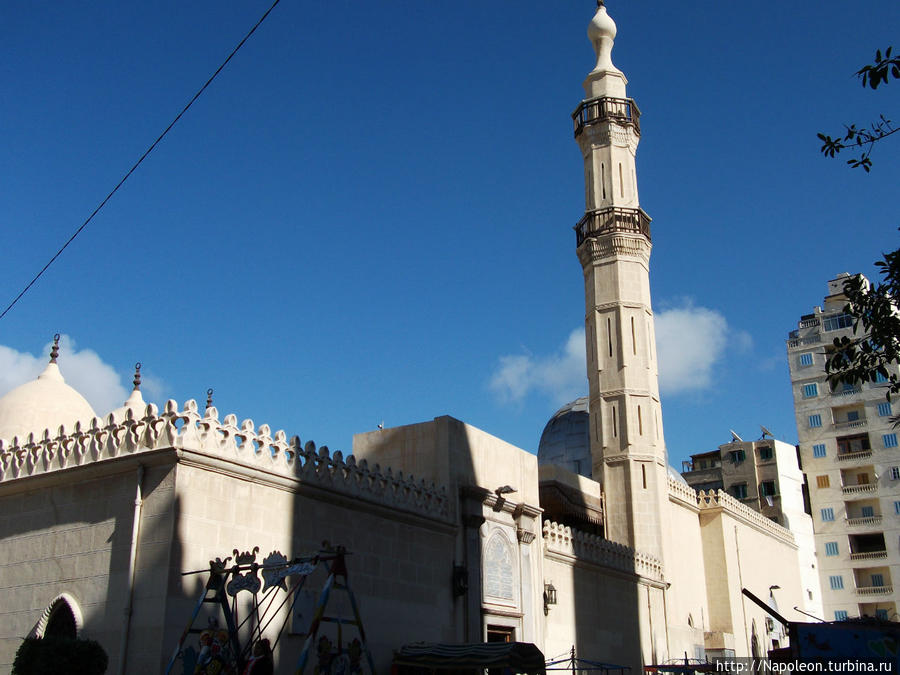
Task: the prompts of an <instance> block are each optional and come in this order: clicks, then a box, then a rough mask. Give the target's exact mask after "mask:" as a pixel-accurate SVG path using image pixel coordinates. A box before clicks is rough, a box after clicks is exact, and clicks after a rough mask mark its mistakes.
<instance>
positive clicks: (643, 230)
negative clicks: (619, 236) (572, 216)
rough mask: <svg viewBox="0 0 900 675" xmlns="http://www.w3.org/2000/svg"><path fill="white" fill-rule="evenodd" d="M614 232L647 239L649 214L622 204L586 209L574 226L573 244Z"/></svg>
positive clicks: (578, 244)
mask: <svg viewBox="0 0 900 675" xmlns="http://www.w3.org/2000/svg"><path fill="white" fill-rule="evenodd" d="M614 232H625V233H628V234H641V235H643V236H645V237H647V239H648V240H649V239H650V216H648V215H647V214H646V213H644V210H643V209H640V208H637V209H632V208H626V207H622V206H610V207H607V208H605V209H597V210H596V211H588V212H587V213H585V214H584V217H583V218H582V219H581V220H579V221H578V224H577V225H576V226H575V246H576V247H577V246H581V244H582V243H583V242H584V240H585V239H589V238H591V237H599V236H601V235H604V234H612V233H614Z"/></svg>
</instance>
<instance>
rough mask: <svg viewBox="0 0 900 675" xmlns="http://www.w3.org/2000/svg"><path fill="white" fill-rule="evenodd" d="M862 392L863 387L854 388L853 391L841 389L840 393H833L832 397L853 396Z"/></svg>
mask: <svg viewBox="0 0 900 675" xmlns="http://www.w3.org/2000/svg"><path fill="white" fill-rule="evenodd" d="M861 391H862V387H853V388H852V389H841V390H840V391H833V392H831V395H832V396H853V394H858V393H859V392H861Z"/></svg>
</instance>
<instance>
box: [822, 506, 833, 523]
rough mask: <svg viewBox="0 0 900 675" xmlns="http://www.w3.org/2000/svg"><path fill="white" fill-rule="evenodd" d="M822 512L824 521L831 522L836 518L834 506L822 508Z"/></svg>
mask: <svg viewBox="0 0 900 675" xmlns="http://www.w3.org/2000/svg"><path fill="white" fill-rule="evenodd" d="M820 513H821V514H822V520H823V521H825V522H831V521H832V520H834V509H833V508H831V507H829V508H827V509H822V510H821V512H820Z"/></svg>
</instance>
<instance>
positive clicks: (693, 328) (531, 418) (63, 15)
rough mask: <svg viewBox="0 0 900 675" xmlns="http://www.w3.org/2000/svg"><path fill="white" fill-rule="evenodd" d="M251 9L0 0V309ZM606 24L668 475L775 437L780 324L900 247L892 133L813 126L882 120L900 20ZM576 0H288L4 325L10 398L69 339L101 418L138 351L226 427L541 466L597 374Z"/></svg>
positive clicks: (589, 8) (620, 10)
mask: <svg viewBox="0 0 900 675" xmlns="http://www.w3.org/2000/svg"><path fill="white" fill-rule="evenodd" d="M268 5H269V2H268V1H265V2H256V1H255V0H253V1H250V0H248V1H246V2H241V3H236V2H229V3H214V2H207V1H205V0H198V2H193V3H176V2H159V3H149V4H148V3H117V4H112V3H28V2H7V3H3V5H2V6H0V39H2V44H3V59H0V73H2V80H3V86H4V92H5V94H6V95H5V96H4V97H2V99H0V120H2V125H3V134H2V140H0V149H2V155H3V162H2V164H0V185H2V188H0V217H2V219H3V226H2V228H0V246H2V250H3V251H4V258H3V259H4V261H5V265H4V274H3V276H2V282H0V295H2V298H0V300H2V305H3V306H5V305H6V304H7V303H8V302H9V301H10V300H11V299H12V298H13V297H14V296H15V295H16V294H17V293H18V292H19V290H21V288H22V286H24V284H25V283H27V281H28V280H29V279H30V278H31V277H32V276H33V275H34V273H35V272H36V271H37V270H38V269H40V267H41V266H42V265H43V264H44V263H45V262H46V260H47V259H48V258H49V257H50V256H51V255H52V254H53V253H54V252H55V251H56V249H57V248H58V247H59V246H60V245H61V244H62V243H63V242H64V241H65V240H66V239H67V238H68V237H69V235H70V234H71V233H72V231H73V230H74V229H75V228H76V227H77V226H78V225H79V224H80V223H81V222H82V221H83V220H84V218H85V217H87V215H88V214H89V213H90V212H91V211H92V210H93V209H94V207H95V206H96V205H97V204H98V203H99V201H100V200H101V199H102V198H103V197H104V196H105V195H106V193H107V192H108V191H109V190H110V189H111V188H112V186H113V185H115V183H116V182H117V181H118V180H119V178H120V177H121V176H122V174H123V173H124V172H125V171H126V170H127V168H128V167H129V166H130V165H131V164H132V163H133V162H134V161H135V159H136V158H137V157H138V156H139V155H140V154H141V153H142V152H143V150H144V149H145V148H146V147H147V146H148V145H149V144H150V142H152V140H153V139H154V138H155V137H156V136H157V135H158V134H159V132H160V131H161V130H162V129H163V128H165V126H166V125H167V124H168V122H169V121H170V120H171V118H172V117H173V116H174V115H175V114H176V113H177V112H178V110H180V109H181V107H182V106H183V105H184V104H185V103H186V102H187V101H188V100H189V99H190V97H191V96H192V95H193V93H194V92H195V91H196V89H197V88H198V87H199V86H200V84H202V83H203V82H204V81H205V80H206V78H207V77H208V76H209V75H210V74H211V73H212V72H213V70H215V68H216V67H217V66H218V64H219V63H220V62H221V60H222V59H223V58H224V57H225V56H226V55H227V54H228V52H229V51H230V50H231V49H232V47H233V46H234V45H235V44H236V43H237V41H238V40H239V39H240V38H241V37H242V36H243V34H244V33H245V32H246V31H247V30H248V29H249V27H250V26H252V25H253V23H254V22H255V21H256V19H257V18H258V17H259V16H260V15H261V14H262V13H263V11H265V9H266V8H267V7H268ZM608 7H609V12H610V14H611V15H612V16H613V18H614V19H615V20H616V22H617V24H618V28H619V35H618V38H617V40H616V46H615V48H614V50H613V60H614V62H615V63H616V65H617V66H618V67H619V68H620V69H622V70H623V71H624V72H625V73H626V75H627V76H628V78H629V87H628V92H629V95H630V96H632V97H634V98H635V99H636V101H637V103H638V105H639V107H640V108H641V110H642V112H643V118H642V132H643V136H642V140H641V144H640V147H639V149H638V157H637V162H638V183H639V189H640V194H641V204H642V206H643V208H644V209H645V210H646V211H647V212H648V213H649V214H650V216H651V217H652V218H653V224H652V230H653V243H654V251H653V257H652V260H651V287H652V291H653V302H654V309H655V311H656V313H657V328H658V333H659V341H660V359H661V361H662V363H661V371H662V372H661V377H662V382H663V416H664V426H665V434H666V440H667V445H668V448H669V453H670V459H671V461H672V463H674V464H676V465H679V463H680V460H681V459H683V458H685V457H686V456H687V455H688V454H690V453H691V452H700V451H705V450H708V449H711V448H713V447H715V446H716V445H718V444H720V443H723V442H725V441H727V440H729V438H730V435H729V433H728V430H729V429H730V428H733V429H735V430H736V431H737V432H738V433H740V434H742V435H743V436H744V437H745V438H756V437H758V435H759V431H758V425H759V424H764V425H766V426H767V427H769V428H770V429H772V430H773V431H774V432H775V433H776V435H777V436H778V437H779V438H782V439H783V440H786V441H789V442H795V441H796V437H797V432H796V427H795V424H794V416H793V408H792V402H791V394H790V386H789V378H788V371H787V363H786V358H785V345H784V340H785V338H786V336H787V333H788V331H790V330H791V329H792V328H794V327H796V321H797V319H798V318H799V315H800V314H802V313H805V312H808V311H810V310H811V308H812V307H813V306H814V305H816V304H820V303H821V300H822V296H823V294H824V291H825V282H826V281H827V280H828V279H830V278H832V277H833V276H834V274H836V273H838V272H843V271H849V272H855V271H862V272H865V273H868V274H870V275H872V274H874V268H873V265H872V263H873V261H874V260H875V259H876V258H877V257H878V255H879V254H880V253H881V252H882V251H885V250H888V249H893V248H895V247H896V246H897V232H896V228H897V226H898V224H900V223H898V220H897V217H896V210H897V197H896V184H897V177H898V175H900V160H898V157H900V152H898V149H900V146H898V145H897V142H898V141H896V140H894V142H893V143H892V144H885V146H884V147H881V148H878V149H877V150H876V152H875V154H874V155H873V159H874V161H875V166H874V169H873V172H872V173H871V174H869V175H865V174H863V173H862V172H861V171H858V170H857V171H853V170H850V169H848V168H846V167H845V166H844V164H843V161H841V160H830V161H829V160H826V159H824V158H823V157H822V156H821V155H820V154H819V152H818V145H819V144H818V141H817V139H816V132H817V131H826V132H829V133H834V132H837V131H839V130H840V129H841V128H842V123H844V122H851V121H854V122H858V123H867V122H869V121H871V120H872V119H873V118H875V117H876V116H877V114H878V113H879V112H885V113H886V114H889V115H890V114H891V113H893V114H896V113H897V112H898V110H900V83H898V84H897V85H895V84H894V83H891V85H889V86H888V87H887V88H885V89H883V90H879V91H877V92H871V91H868V90H863V89H862V87H861V86H860V85H859V84H858V82H857V81H856V79H855V78H854V77H853V73H854V71H855V70H856V69H857V68H858V67H859V66H861V65H862V64H864V63H867V62H869V61H870V60H871V58H872V56H873V54H874V51H875V49H876V48H882V49H883V48H885V47H886V46H888V45H890V44H892V43H893V44H895V47H896V48H900V44H897V43H896V42H895V38H896V36H897V28H898V26H900V4H898V3H897V2H896V1H895V0H879V1H873V2H858V3H852V4H850V3H846V2H837V1H836V0H825V1H822V2H800V1H787V2H782V3H768V4H761V3H738V2H711V1H706V2H699V1H698V2H692V3H661V2H650V1H649V0H630V1H629V2H624V1H617V0H610V1H609V2H608ZM593 11H594V3H593V2H592V1H590V0H584V1H580V0H579V1H577V2H576V1H573V0H568V1H566V2H536V1H532V0H523V1H520V2H515V3H513V2H509V1H501V0H477V1H476V0H461V1H459V2H455V3H438V2H432V1H430V0H419V1H417V2H413V1H411V0H410V1H407V2H369V3H360V2H344V1H341V0H338V1H335V2H329V3H312V2H300V1H298V0H282V2H281V4H280V5H279V6H278V7H277V8H276V9H275V10H274V11H273V13H272V14H271V15H270V17H269V19H268V20H267V21H266V22H265V23H264V24H263V26H262V27H261V28H260V29H259V31H258V32H257V33H256V34H255V35H254V36H253V37H252V38H251V40H250V41H249V42H248V43H247V44H246V46H245V47H244V49H243V50H242V51H241V52H240V53H239V54H238V56H237V57H236V58H235V59H234V60H233V61H232V62H231V63H230V64H229V66H228V67H227V68H226V70H225V71H223V73H222V74H221V75H220V77H219V78H218V79H217V80H216V81H215V82H214V83H213V85H212V86H211V87H210V89H209V90H207V92H206V93H205V94H204V96H203V97H202V98H201V99H200V100H199V101H198V102H197V103H196V104H195V106H194V107H193V108H192V109H191V110H190V111H189V113H188V114H187V115H186V116H185V117H184V118H183V119H182V121H181V122H180V123H179V124H178V125H177V126H176V127H175V128H174V130H173V131H172V132H171V133H170V134H169V135H168V136H167V137H166V139H165V140H164V141H163V143H162V144H160V146H159V147H158V148H157V149H156V151H155V152H154V153H153V154H152V155H151V156H150V158H149V159H148V160H147V161H146V162H145V163H144V164H143V165H142V166H141V167H140V168H139V169H138V171H137V172H136V173H135V174H134V175H133V176H132V178H131V179H130V180H129V182H128V183H126V185H125V186H124V187H123V189H122V190H120V191H119V193H118V194H117V195H116V196H115V197H114V198H113V199H112V200H111V201H110V202H109V204H108V205H107V207H106V208H105V209H104V210H103V211H102V212H101V213H100V214H99V215H98V217H97V218H96V219H95V220H94V221H93V223H92V224H91V225H89V226H88V228H87V229H86V230H85V231H84V232H83V233H82V235H81V236H80V237H79V238H78V239H77V240H76V241H75V243H74V244H73V245H72V246H70V247H69V249H68V250H67V251H66V252H65V253H64V254H63V256H62V257H61V258H60V259H59V260H58V261H57V263H56V264H55V265H54V266H53V267H51V269H50V271H49V272H48V273H47V274H46V275H45V276H44V277H43V278H42V279H41V281H39V282H38V284H37V285H36V286H35V287H34V288H33V289H32V290H31V292H29V293H28V294H27V295H26V296H25V297H24V298H23V300H22V301H21V302H20V303H19V304H18V305H17V306H16V307H15V309H14V310H12V311H11V312H10V313H9V314H8V315H7V316H6V317H5V318H4V319H3V320H2V321H0V390H6V389H8V388H10V387H12V386H14V385H15V384H18V383H19V382H20V381H23V380H24V379H29V378H30V377H32V376H33V374H34V371H35V370H36V369H39V367H40V366H41V364H43V362H44V361H45V353H46V352H42V350H45V349H46V346H47V344H48V343H49V340H50V337H51V336H52V335H53V333H55V332H60V333H63V334H65V335H66V336H69V338H70V340H69V342H68V343H67V346H68V347H69V349H68V352H66V351H64V353H63V355H62V357H61V362H60V365H61V368H62V370H63V373H64V374H66V375H67V377H68V379H69V381H70V382H71V383H73V384H75V386H76V387H78V388H80V389H84V390H85V391H88V390H90V391H88V395H89V398H90V399H91V400H92V402H93V403H94V405H95V408H96V409H97V410H98V412H101V411H104V410H102V409H103V407H104V406H107V404H108V402H109V401H115V400H116V399H117V397H118V398H123V397H124V395H125V393H126V388H125V387H126V385H127V383H128V382H130V379H131V367H132V364H133V363H134V362H135V361H138V360H140V361H142V362H143V364H144V373H145V381H146V382H147V384H148V386H147V387H146V389H145V398H152V399H153V400H154V401H155V402H157V403H158V404H160V405H162V403H163V402H164V400H165V399H166V398H175V399H177V400H178V401H179V402H183V401H184V400H186V399H188V398H196V399H198V400H200V401H202V400H204V399H205V392H206V389H207V388H208V387H213V388H214V389H215V403H216V405H217V407H218V408H219V410H220V412H221V413H222V414H225V413H228V412H235V413H236V414H237V415H238V417H239V418H246V417H250V418H252V419H254V421H255V422H256V423H257V424H261V423H264V422H265V423H269V424H270V425H271V426H272V427H273V428H275V429H278V428H283V429H285V431H287V433H288V434H289V435H293V434H297V435H299V436H300V437H301V438H302V439H303V440H304V441H306V440H309V439H313V440H315V441H316V442H317V443H319V444H327V445H329V446H330V447H332V448H336V449H341V450H345V451H347V450H349V448H350V444H351V438H352V434H353V433H356V432H360V431H367V430H371V429H373V428H375V426H376V425H377V424H378V423H379V422H381V421H382V420H383V421H384V423H385V424H386V425H387V426H393V425H399V424H405V423H411V422H417V421H422V420H427V419H431V418H433V417H435V416H438V415H442V414H449V415H453V416H455V417H458V418H460V419H462V420H464V421H466V422H469V423H471V424H474V425H476V426H478V427H481V428H482V429H485V430H486V431H488V432H490V433H493V434H495V435H497V436H500V437H501V438H504V439H506V440H508V441H510V442H512V443H514V444H516V445H519V446H521V447H523V448H525V449H528V450H532V451H534V450H535V449H536V447H537V443H538V440H539V438H540V433H541V430H542V428H543V426H544V424H545V422H546V420H547V419H548V417H549V416H550V415H551V414H552V413H553V412H554V411H555V410H556V408H557V407H559V405H560V404H561V403H564V402H565V401H567V400H569V399H571V398H574V397H575V396H577V395H580V394H582V393H584V392H585V391H586V388H587V387H586V381H585V379H584V366H583V362H582V361H581V360H580V359H581V358H582V353H583V343H582V344H580V336H579V335H578V333H577V331H578V329H579V328H580V327H581V326H582V325H583V318H584V299H583V285H582V278H581V269H580V265H579V263H578V261H577V258H576V256H575V251H574V244H575V242H574V234H573V232H572V226H573V225H574V224H575V222H577V220H578V219H579V218H580V217H581V215H582V213H583V211H584V201H583V199H584V198H583V178H582V175H581V171H582V169H581V161H580V159H579V153H578V150H577V146H576V144H575V142H574V140H573V138H572V126H571V121H570V118H569V115H570V113H571V111H572V110H573V109H574V108H575V107H576V106H577V104H578V103H579V101H580V100H581V98H582V97H583V91H582V89H581V82H582V80H583V79H584V76H585V75H586V74H587V72H588V71H589V70H590V69H591V67H592V65H593V52H592V50H591V47H590V43H589V42H588V40H587V38H586V27H587V23H588V21H589V20H590V18H591V16H592V14H593ZM892 140H893V139H892ZM573 332H574V337H573ZM73 350H74V351H73ZM67 353H68V355H67ZM66 359H68V362H67V360H66ZM112 405H114V403H109V405H108V407H112Z"/></svg>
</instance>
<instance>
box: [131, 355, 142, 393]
mask: <svg viewBox="0 0 900 675" xmlns="http://www.w3.org/2000/svg"><path fill="white" fill-rule="evenodd" d="M131 383H132V384H133V385H134V389H133V390H132V391H140V390H141V362H140V361H138V362H137V363H135V364H134V379H133V380H132V381H131Z"/></svg>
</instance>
